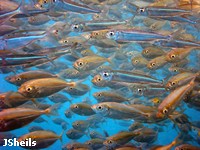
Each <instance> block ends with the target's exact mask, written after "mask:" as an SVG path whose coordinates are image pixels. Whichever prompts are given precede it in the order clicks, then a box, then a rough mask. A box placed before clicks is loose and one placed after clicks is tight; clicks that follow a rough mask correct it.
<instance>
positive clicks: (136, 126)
mask: <svg viewBox="0 0 200 150" xmlns="http://www.w3.org/2000/svg"><path fill="white" fill-rule="evenodd" d="M143 127H144V126H143V124H142V123H140V122H134V123H133V124H131V125H130V126H129V128H128V130H129V131H135V130H137V129H140V128H143Z"/></svg>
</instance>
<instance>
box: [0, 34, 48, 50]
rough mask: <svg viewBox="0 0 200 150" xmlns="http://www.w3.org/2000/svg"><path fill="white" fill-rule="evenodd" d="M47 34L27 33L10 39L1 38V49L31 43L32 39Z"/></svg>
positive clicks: (40, 37)
mask: <svg viewBox="0 0 200 150" xmlns="http://www.w3.org/2000/svg"><path fill="white" fill-rule="evenodd" d="M45 36H46V34H41V35H25V36H21V37H13V38H8V39H0V43H1V47H0V48H1V49H8V50H10V49H14V48H15V49H17V48H20V47H22V46H25V45H28V44H30V43H31V42H32V41H34V40H37V39H42V38H44V37H45Z"/></svg>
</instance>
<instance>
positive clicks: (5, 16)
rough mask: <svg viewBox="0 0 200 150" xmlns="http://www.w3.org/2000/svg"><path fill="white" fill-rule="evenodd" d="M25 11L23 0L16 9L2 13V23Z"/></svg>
mask: <svg viewBox="0 0 200 150" xmlns="http://www.w3.org/2000/svg"><path fill="white" fill-rule="evenodd" d="M23 12H25V10H24V0H21V2H20V4H19V5H18V7H17V8H15V9H14V10H10V11H8V12H4V13H1V14H0V25H2V24H3V23H4V22H6V21H7V20H9V19H10V18H12V17H13V16H15V15H17V14H20V13H23Z"/></svg>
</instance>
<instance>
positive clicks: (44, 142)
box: [17, 130, 62, 149]
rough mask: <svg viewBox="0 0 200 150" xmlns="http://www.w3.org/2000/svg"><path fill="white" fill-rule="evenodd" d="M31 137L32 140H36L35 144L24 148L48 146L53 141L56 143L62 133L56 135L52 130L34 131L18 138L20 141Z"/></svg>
mask: <svg viewBox="0 0 200 150" xmlns="http://www.w3.org/2000/svg"><path fill="white" fill-rule="evenodd" d="M29 138H31V139H32V140H34V141H36V142H35V146H22V147H23V148H26V149H29V148H34V147H35V148H47V147H49V146H50V145H52V144H53V143H55V142H56V141H57V140H58V139H61V138H62V135H60V136H59V135H56V134H55V133H54V132H51V131H45V130H41V131H34V132H30V133H28V134H25V135H23V136H21V137H19V138H18V140H17V141H18V142H21V141H26V139H29Z"/></svg>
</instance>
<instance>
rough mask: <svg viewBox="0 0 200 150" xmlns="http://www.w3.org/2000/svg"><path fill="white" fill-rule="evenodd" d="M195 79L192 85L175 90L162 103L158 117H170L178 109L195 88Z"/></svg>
mask: <svg viewBox="0 0 200 150" xmlns="http://www.w3.org/2000/svg"><path fill="white" fill-rule="evenodd" d="M194 79H195V77H194V78H193V79H192V80H191V81H190V83H188V84H186V85H183V86H181V87H179V88H177V89H175V90H174V91H173V92H171V93H170V94H169V95H168V96H167V97H166V98H165V99H164V100H163V101H162V103H160V105H159V106H158V113H157V117H163V116H166V115H169V114H171V113H172V112H173V111H174V110H175V109H176V107H177V106H178V105H179V104H180V102H181V100H182V99H183V98H184V96H185V95H186V94H187V93H188V92H190V91H191V90H192V89H193V88H194V86H195V82H194Z"/></svg>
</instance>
